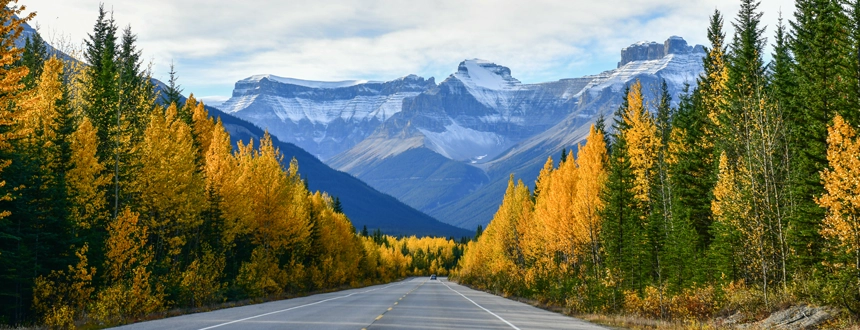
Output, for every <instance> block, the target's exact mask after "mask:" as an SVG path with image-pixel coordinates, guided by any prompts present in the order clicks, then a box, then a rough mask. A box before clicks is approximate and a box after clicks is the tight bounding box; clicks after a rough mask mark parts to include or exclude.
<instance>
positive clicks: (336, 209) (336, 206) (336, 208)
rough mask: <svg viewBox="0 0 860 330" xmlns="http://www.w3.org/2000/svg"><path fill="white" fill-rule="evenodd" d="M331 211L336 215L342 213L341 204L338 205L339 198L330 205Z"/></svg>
mask: <svg viewBox="0 0 860 330" xmlns="http://www.w3.org/2000/svg"><path fill="white" fill-rule="evenodd" d="M331 207H332V209H333V210H334V211H335V212H337V213H343V204H341V203H340V197H335V198H334V202H332V204H331Z"/></svg>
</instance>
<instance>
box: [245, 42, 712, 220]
mask: <svg viewBox="0 0 860 330" xmlns="http://www.w3.org/2000/svg"><path fill="white" fill-rule="evenodd" d="M652 44H653V45H659V46H660V47H659V48H660V49H659V51H657V47H652V46H653V45H652ZM641 47H646V48H648V47H651V48H654V50H653V52H652V53H647V52H646V53H645V55H641V54H638V55H637V54H634V53H635V52H634V49H637V48H641ZM654 54H657V55H662V56H660V57H659V58H653V59H652V58H651V57H656V55H654ZM637 56H638V57H637ZM702 56H704V53H703V52H702V48H701V47H700V46H695V47H692V46H688V45H687V44H686V41H684V40H683V38H680V37H674V36H673V37H670V38H669V39H668V40H666V42H664V43H663V44H658V43H639V44H634V45H631V46H630V47H627V48H625V50H623V51H622V57H626V58H627V59H628V60H630V61H628V62H627V63H624V64H623V65H620V66H619V67H618V68H615V69H612V70H607V71H604V72H601V73H598V74H594V75H589V76H584V77H579V78H568V79H560V80H557V81H550V82H542V83H534V84H523V83H521V82H520V81H519V80H518V79H516V78H515V77H514V76H513V75H512V73H511V70H510V69H509V68H507V67H504V66H502V65H499V64H496V63H494V62H491V61H487V60H481V59H467V60H464V61H462V62H460V64H459V65H458V67H457V71H455V72H454V73H452V74H451V75H449V76H448V77H447V78H446V79H444V80H443V81H442V82H440V83H439V84H438V85H437V84H432V85H430V84H425V85H422V86H421V89H424V90H423V91H420V92H418V93H417V94H415V95H409V96H405V97H403V99H402V100H401V104H400V108H399V109H392V110H391V111H390V112H389V113H390V116H389V117H388V118H386V119H385V120H378V121H374V122H368V121H364V122H362V124H352V125H345V126H343V127H341V128H342V129H345V130H347V131H349V132H351V133H352V134H353V135H354V136H363V138H362V139H360V140H359V139H355V140H341V141H340V145H339V149H338V152H337V153H328V154H333V155H331V156H328V157H323V158H321V159H323V160H324V161H325V162H326V163H327V164H329V165H331V166H332V167H334V168H336V169H339V170H342V171H346V172H348V173H351V174H353V175H355V176H356V177H357V178H359V179H361V180H363V181H365V182H367V183H368V184H370V185H371V186H373V187H375V188H377V189H379V190H380V191H384V192H386V193H390V194H392V195H393V196H395V197H397V198H399V199H401V200H402V201H404V202H406V203H407V204H409V205H411V206H413V207H415V208H417V209H419V210H421V211H423V212H426V213H428V214H429V215H431V216H433V217H435V218H437V219H440V220H443V221H444V222H446V223H450V224H455V225H458V226H460V227H462V228H469V229H471V228H475V227H476V226H477V225H485V224H486V223H488V222H489V220H490V219H491V218H492V213H493V212H494V211H495V208H496V207H497V206H498V203H499V202H501V196H502V195H503V193H504V188H505V186H506V183H507V179H508V178H509V176H510V174H512V173H513V174H514V175H515V176H516V177H517V178H521V179H523V180H524V182H533V181H534V179H535V178H536V176H537V173H538V172H539V170H540V167H542V165H543V163H544V162H545V161H546V158H547V157H548V156H550V155H555V154H556V153H559V152H560V151H561V149H562V148H567V149H575V147H576V145H577V144H578V143H580V142H581V141H582V140H583V139H584V138H585V136H586V134H587V128H588V126H589V125H590V124H592V123H594V122H595V120H596V118H597V116H598V115H599V114H601V113H602V114H604V115H607V117H608V115H609V114H611V113H612V112H613V111H614V110H615V109H616V108H617V107H618V106H619V105H620V103H621V100H622V95H621V94H623V90H624V86H626V85H628V84H630V83H631V82H633V81H635V80H640V81H642V83H643V86H646V94H649V95H646V98H647V99H653V98H654V97H656V92H657V90H658V87H659V84H660V83H661V82H662V81H665V82H666V83H667V85H668V87H669V89H670V93H671V95H672V97H673V99H674V103H675V104H677V100H678V99H679V98H678V95H679V94H680V93H681V91H682V90H683V88H684V86H685V85H687V84H690V85H693V84H695V80H696V78H697V77H698V75H699V74H700V73H701V71H702V67H701V65H702V64H701V57H702ZM353 82H354V81H353ZM285 84H287V85H288V84H289V81H286V83H285ZM305 84H307V83H305ZM376 84H379V82H376ZM238 86H239V83H237V88H238ZM362 86H364V87H367V88H371V89H372V86H373V84H370V83H363V84H355V85H351V86H350V87H348V88H362ZM294 88H298V87H294ZM304 88H307V87H304ZM240 92H241V93H240V94H242V95H243V96H242V97H246V98H247V97H248V95H249V94H254V93H255V92H253V91H252V90H251V89H245V90H242V91H240ZM325 92H326V93H328V94H327V95H328V97H330V98H334V97H335V96H338V97H343V96H344V94H343V92H342V91H341V90H340V89H339V88H331V89H327V90H326V91H325ZM413 92H416V90H413ZM235 94H236V92H234V96H235ZM257 94H258V95H262V93H257ZM650 94H654V95H650ZM284 97H292V98H295V99H301V97H302V95H298V94H290V95H284ZM315 102H318V103H319V102H322V101H321V100H320V99H315ZM233 104H238V103H233ZM230 111H232V112H231V113H234V114H236V115H238V116H240V117H244V118H248V119H249V120H250V121H252V122H254V123H255V124H257V125H260V126H262V127H267V126H278V125H281V124H280V123H278V121H281V122H284V121H291V122H302V121H311V119H310V116H308V118H291V119H288V120H284V119H283V118H280V119H274V118H272V117H269V118H268V119H266V120H261V118H259V117H258V118H256V119H255V118H254V112H255V111H259V109H258V108H244V109H243V108H241V107H236V106H234V107H233V108H231V110H230ZM277 111H279V110H270V112H277ZM280 111H291V110H289V109H282V110H280ZM309 111H314V109H313V108H309ZM321 111H323V112H325V111H327V110H321ZM255 120H256V121H255ZM326 129H327V130H326V131H325V132H326V134H328V133H330V132H331V130H330V127H327V128H326ZM355 132H360V133H358V134H356V133H355ZM288 134H293V136H288V138H296V137H297V138H308V137H310V136H314V134H317V135H319V134H320V132H308V131H301V132H299V131H290V132H288ZM322 147H324V146H322ZM311 152H312V153H313V154H324V153H325V152H320V151H315V150H312V151H311ZM430 167H432V168H434V169H436V170H434V171H430V170H429V168H430Z"/></svg>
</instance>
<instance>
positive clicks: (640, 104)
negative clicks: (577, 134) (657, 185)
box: [624, 80, 660, 203]
mask: <svg viewBox="0 0 860 330" xmlns="http://www.w3.org/2000/svg"><path fill="white" fill-rule="evenodd" d="M627 102H628V103H629V106H628V107H627V112H626V113H625V114H624V121H625V122H626V123H627V124H628V128H626V129H625V130H624V135H625V136H626V138H627V153H628V155H629V156H630V167H631V170H632V171H633V175H634V177H635V178H634V182H633V192H634V195H635V198H636V199H638V200H639V201H640V202H642V203H648V202H650V201H651V196H650V195H651V181H652V179H653V176H654V166H655V165H656V156H655V155H656V152H657V149H658V148H659V147H660V139H659V138H658V137H657V127H656V125H654V120H653V119H652V118H651V116H650V115H649V113H648V111H647V110H646V109H645V101H644V100H643V98H642V83H640V82H639V81H638V80H637V81H636V83H635V84H633V86H631V88H630V92H629V93H628V94H627Z"/></svg>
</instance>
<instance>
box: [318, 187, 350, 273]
mask: <svg viewBox="0 0 860 330" xmlns="http://www.w3.org/2000/svg"><path fill="white" fill-rule="evenodd" d="M310 203H311V209H312V214H313V219H314V225H313V226H314V228H313V229H312V231H313V233H314V234H313V235H311V236H312V241H311V242H309V247H308V248H309V250H310V251H309V253H310V254H312V255H315V256H314V258H313V259H314V261H313V262H314V263H315V264H314V265H312V266H311V267H312V269H311V271H312V272H315V273H316V276H314V275H311V277H312V281H313V282H314V284H315V286H317V287H320V288H328V287H336V286H340V285H344V284H348V283H349V282H350V281H351V280H352V279H353V278H354V277H355V276H358V274H357V272H356V270H357V269H358V265H359V257H360V252H359V249H360V246H359V245H358V241H357V240H355V231H354V230H353V228H352V224H351V223H350V222H349V219H347V218H346V216H345V215H343V214H342V213H337V212H335V211H334V209H333V208H332V203H333V202H332V200H331V197H329V196H328V195H326V194H323V193H320V192H316V193H314V194H313V195H312V196H311V197H310ZM314 277H316V278H315V279H313V278H314Z"/></svg>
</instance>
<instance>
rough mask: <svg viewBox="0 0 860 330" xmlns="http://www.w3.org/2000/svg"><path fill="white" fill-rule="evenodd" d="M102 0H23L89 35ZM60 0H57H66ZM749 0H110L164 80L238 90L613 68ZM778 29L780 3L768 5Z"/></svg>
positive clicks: (538, 77) (66, 28) (787, 7)
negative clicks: (171, 71) (645, 46)
mask: <svg viewBox="0 0 860 330" xmlns="http://www.w3.org/2000/svg"><path fill="white" fill-rule="evenodd" d="M100 1H102V0H77V1H57V0H31V1H27V0H22V4H24V5H27V6H28V9H29V10H36V11H38V13H39V14H38V16H37V18H36V21H37V22H38V24H39V25H40V26H41V27H42V28H43V29H47V30H48V31H61V33H62V34H63V35H68V37H69V38H70V39H71V40H82V39H84V38H85V37H86V35H87V33H88V32H90V31H91V30H92V26H93V24H94V22H95V19H96V15H97V9H98V4H99V2H100ZM58 2H60V3H58ZM739 3H740V1H728V2H727V1H722V0H694V1H681V0H644V1H640V0H616V1H591V0H575V1H550V0H542V1H541V0H532V1H521V0H499V1H487V0H484V1H462V0H438V1H399V0H363V1H350V0H338V1H322V0H293V1H281V0H268V1H254V2H246V1H206V0H185V1H182V0H146V1H137V0H135V1H130V0H122V1H113V2H106V3H105V7H106V8H108V9H111V8H112V9H113V11H114V17H115V19H116V21H117V23H118V24H119V25H120V26H125V25H129V24H130V25H131V26H132V30H133V31H134V32H135V33H137V34H138V38H139V39H138V42H139V47H141V48H142V49H143V50H144V57H145V58H147V59H150V58H151V59H152V60H153V62H154V70H155V76H156V78H165V77H166V75H167V71H168V70H167V67H168V66H169V64H170V62H171V60H173V61H175V63H176V69H177V71H178V72H179V77H180V83H181V84H182V86H183V87H184V89H185V91H186V92H195V93H198V94H206V95H229V94H230V91H231V89H232V86H233V83H234V82H235V81H237V80H239V79H242V78H244V77H247V76H250V75H253V74H259V73H272V74H276V75H280V76H288V77H296V78H303V79H314V80H342V79H358V78H361V79H374V80H378V79H392V78H396V77H399V76H403V75H406V74H410V73H416V74H419V75H422V76H425V77H430V76H435V77H436V78H437V80H442V79H444V78H445V77H446V76H447V75H448V74H450V73H452V72H453V71H454V70H456V65H457V63H458V62H459V61H461V60H463V59H465V58H473V57H478V58H483V59H487V60H491V61H494V62H496V63H499V64H502V65H505V66H508V67H510V68H511V70H512V71H513V75H514V76H515V77H517V78H519V79H520V80H522V81H524V82H537V81H547V80H556V79H561V78H568V77H575V76H581V75H584V74H593V73H598V72H600V71H602V70H606V69H611V68H613V67H614V64H615V62H616V61H618V57H619V51H620V49H621V48H622V47H624V46H627V45H629V44H631V43H633V42H636V41H639V40H653V41H658V42H661V41H663V40H665V39H666V38H667V37H668V36H670V35H679V36H682V37H684V38H685V39H687V41H688V42H689V43H691V44H696V43H702V44H704V43H706V42H707V40H706V35H705V31H706V29H707V26H708V17H709V16H710V15H711V14H712V13H713V11H714V9H719V10H720V11H721V12H722V13H723V15H724V16H725V18H726V22H725V29H726V30H727V34H728V35H729V36H731V30H732V28H731V24H730V23H731V21H732V20H733V19H734V16H735V14H736V12H737V9H738V7H739ZM760 9H761V10H763V11H764V12H765V16H764V21H765V24H767V25H768V27H769V29H768V31H767V35H768V36H770V35H772V31H773V27H774V26H775V24H776V15H777V11H779V10H780V9H782V11H783V12H784V16H786V17H787V18H790V16H791V12H792V11H793V9H794V5H793V1H789V0H766V1H763V2H762V4H761V8H760Z"/></svg>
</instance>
